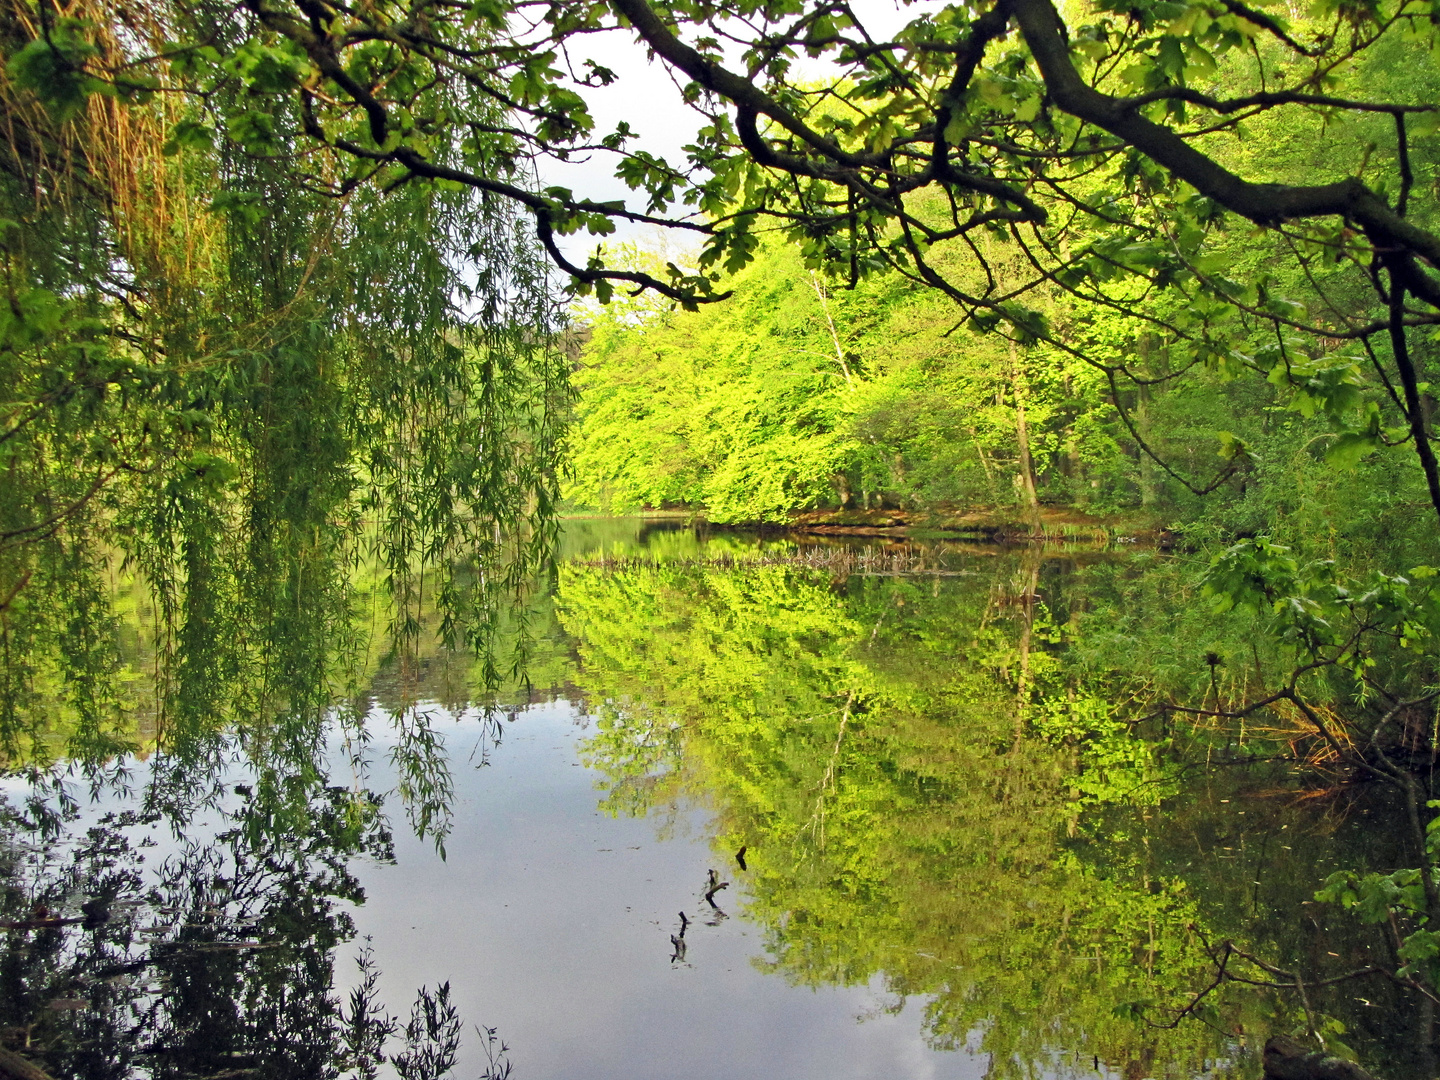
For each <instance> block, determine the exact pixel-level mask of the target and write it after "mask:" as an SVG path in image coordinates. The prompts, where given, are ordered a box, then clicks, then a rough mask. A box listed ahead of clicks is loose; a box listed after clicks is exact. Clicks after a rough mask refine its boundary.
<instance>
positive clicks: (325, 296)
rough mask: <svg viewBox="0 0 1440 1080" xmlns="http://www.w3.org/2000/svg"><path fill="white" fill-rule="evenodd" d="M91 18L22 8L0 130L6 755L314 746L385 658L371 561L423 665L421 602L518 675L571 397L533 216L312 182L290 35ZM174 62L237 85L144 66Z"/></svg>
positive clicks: (488, 205)
mask: <svg viewBox="0 0 1440 1080" xmlns="http://www.w3.org/2000/svg"><path fill="white" fill-rule="evenodd" d="M76 11H77V12H78V11H80V9H76ZM91 14H92V15H93V16H94V17H93V18H88V21H79V20H71V21H67V22H65V23H63V24H62V25H58V26H51V27H49V28H48V29H47V32H46V34H44V35H42V36H41V37H39V38H36V39H32V38H31V37H30V31H29V29H27V26H28V24H27V22H26V19H27V18H28V15H27V11H26V10H24V9H23V6H22V8H15V7H14V6H13V5H12V6H11V7H7V8H6V18H5V20H0V48H3V50H4V51H5V52H6V54H7V55H8V56H10V61H9V69H8V70H9V72H10V75H11V81H10V82H8V83H6V84H5V86H4V87H3V88H0V96H3V98H4V102H5V108H6V110H7V116H8V117H10V118H11V119H12V121H13V123H14V125H15V130H16V131H18V132H21V133H22V134H21V135H17V136H16V138H15V139H12V140H11V141H10V142H8V143H7V145H6V147H4V148H3V149H0V157H3V158H4V162H3V165H4V167H3V169H0V174H3V179H0V289H3V291H4V293H5V295H6V297H7V298H8V303H5V304H0V386H3V387H4V388H5V392H4V400H3V402H0V469H3V470H4V473H5V482H4V483H3V484H0V642H3V646H4V652H3V657H4V658H3V662H0V764H3V767H4V768H5V769H19V768H43V767H46V766H48V765H49V764H51V763H53V762H54V761H55V760H56V759H57V758H64V757H73V758H75V759H78V760H79V761H80V762H83V763H85V764H86V765H88V766H90V767H97V766H98V765H100V764H101V763H103V762H105V761H106V760H107V759H109V758H112V757H113V756H114V755H116V754H117V753H119V752H120V751H121V750H123V749H125V748H131V749H133V748H137V747H138V746H140V745H141V744H142V743H143V744H148V745H158V746H160V747H162V748H164V749H166V750H169V751H172V752H174V753H175V754H176V755H177V761H176V765H177V770H178V771H179V772H181V773H183V772H184V771H185V770H186V768H188V767H190V766H196V767H203V762H204V761H206V760H207V758H208V756H209V755H210V754H211V753H213V752H214V746H215V740H216V739H217V738H219V737H220V735H221V734H222V733H223V732H225V731H227V730H233V729H234V728H235V727H236V726H237V725H239V726H243V727H244V729H245V731H246V738H247V740H248V741H250V742H252V743H253V744H254V746H255V752H256V753H257V754H259V755H260V756H262V757H263V756H266V755H270V754H273V755H275V756H276V757H278V758H281V759H287V760H290V761H291V762H292V763H293V762H295V761H301V762H303V761H308V760H310V758H311V757H313V755H314V754H315V753H317V752H318V749H317V746H316V744H315V739H316V738H317V737H318V731H319V726H320V725H319V722H320V718H321V717H322V716H323V714H324V712H325V710H327V709H328V708H329V707H330V706H331V705H332V703H333V702H334V701H335V699H336V697H337V695H338V694H340V693H343V692H345V691H347V690H351V689H353V684H351V683H350V682H349V675H350V674H351V673H352V672H353V670H354V669H355V668H356V667H357V666H359V667H362V668H363V666H364V665H363V663H361V662H359V661H357V660H356V656H357V654H363V653H364V652H365V650H366V649H368V645H367V644H366V643H364V642H363V641H362V640H360V638H359V637H358V636H357V633H356V625H357V622H356V614H357V612H356V607H357V604H358V602H359V600H360V599H361V598H360V597H358V596H357V592H356V589H355V585H356V574H355V573H354V571H355V570H356V568H357V567H358V566H361V565H375V564H378V566H379V567H381V568H382V569H383V577H382V580H381V581H380V583H379V584H380V585H381V587H382V590H383V592H384V593H385V594H386V595H387V596H388V599H389V603H388V604H387V605H385V606H387V607H388V608H389V610H388V612H387V613H386V614H384V615H381V616H380V624H379V628H380V629H381V630H382V631H388V633H387V634H386V636H387V638H388V640H390V641H391V642H392V644H393V647H394V649H395V651H396V653H397V654H398V655H399V656H400V657H401V663H402V666H403V665H404V664H409V663H411V662H412V661H413V658H414V657H415V656H416V655H417V653H418V649H419V628H420V623H421V618H420V615H419V609H420V606H421V603H422V597H423V598H424V602H426V603H429V604H430V605H432V606H438V608H439V610H440V612H441V615H440V617H439V618H438V620H435V625H434V626H433V627H432V629H433V630H434V632H436V633H437V634H438V635H439V636H440V637H441V638H442V639H443V640H444V641H445V642H446V643H448V644H454V645H465V646H468V647H470V648H471V649H473V650H474V651H475V652H476V653H477V654H478V655H479V656H480V658H481V659H480V662H479V663H478V664H477V667H476V670H475V673H474V674H475V676H476V678H477V681H478V682H480V683H481V684H482V685H485V686H490V687H495V686H498V685H499V684H500V683H501V682H502V681H503V680H504V679H505V678H506V676H507V674H508V671H509V668H510V666H511V665H512V664H513V663H514V662H516V660H517V659H518V658H519V657H522V656H523V654H524V652H525V648H526V634H525V633H524V632H523V628H521V630H520V631H519V632H512V633H509V634H508V635H502V634H501V632H500V626H501V623H504V622H511V621H512V620H511V617H510V611H509V608H510V607H511V605H512V604H513V603H514V602H515V599H516V597H517V596H519V595H520V593H521V592H522V591H523V589H524V588H525V587H526V585H527V584H528V582H529V581H530V580H531V578H532V577H533V575H534V573H535V572H536V570H537V569H538V568H540V567H541V566H542V565H543V564H544V563H545V561H546V560H547V559H548V557H549V552H550V550H551V548H552V546H553V543H554V538H555V533H554V517H553V511H554V502H555V476H556V473H557V469H558V454H559V452H560V448H561V441H562V428H561V423H562V417H563V414H564V411H565V406H566V398H567V389H566V380H567V372H566V365H565V360H564V357H563V355H562V350H561V349H560V347H559V344H558V335H559V333H560V330H561V325H562V323H561V319H560V315H559V312H558V310H557V309H556V307H555V306H554V303H553V300H552V288H551V282H550V280H549V276H548V275H549V272H548V270H547V267H546V265H545V263H544V262H543V261H542V259H541V257H540V253H539V251H538V248H537V246H536V244H535V241H534V239H533V238H532V237H531V236H529V235H528V234H527V232H526V231H525V230H523V229H522V228H521V227H520V223H519V222H517V220H516V218H515V214H514V211H513V208H512V207H510V206H509V205H507V204H504V203H497V202H496V201H494V200H493V199H487V198H486V197H485V196H484V195H482V194H481V193H477V192H474V191H472V190H470V189H459V190H456V189H454V188H453V187H452V188H443V187H440V186H436V185H405V186H400V187H398V188H397V187H394V186H393V185H389V184H388V183H387V182H386V180H385V178H383V177H380V176H378V175H375V174H373V172H372V174H371V175H370V176H368V177H366V178H364V180H362V181H360V182H357V183H356V184H354V185H352V187H351V188H350V189H349V190H348V191H347V192H346V194H345V197H344V198H343V199H337V198H333V197H331V196H329V195H327V194H325V193H323V192H320V191H318V190H317V189H316V187H315V185H314V184H313V183H312V182H311V179H312V178H313V176H314V175H315V170H318V171H319V172H324V171H325V170H326V169H327V168H330V167H332V166H333V164H334V162H333V160H332V161H331V162H330V164H329V165H327V164H325V163H323V162H321V161H320V160H319V159H318V158H316V157H314V156H313V155H310V156H307V155H306V154H304V153H302V152H301V145H300V143H297V141H296V132H295V131H293V130H290V129H287V128H286V127H285V126H284V124H283V123H280V122H279V120H280V118H279V117H278V116H277V115H276V114H275V113H273V112H272V111H270V110H269V108H268V105H267V104H266V100H267V99H266V95H271V96H272V98H273V95H275V94H281V93H284V92H286V91H288V90H290V89H293V87H294V86H295V85H296V79H297V78H298V76H299V74H300V73H301V72H302V68H303V65H302V64H301V61H300V59H299V57H298V54H297V53H296V51H295V49H294V47H293V46H292V45H289V44H287V43H285V42H284V41H261V40H247V39H246V38H245V36H244V35H235V34H234V33H233V30H234V28H233V27H229V28H228V29H226V28H225V27H224V26H222V25H221V24H224V23H225V20H226V19H228V17H229V16H228V14H222V13H220V12H218V10H211V9H208V8H205V7H203V6H202V7H201V8H196V9H187V11H186V12H184V13H178V14H177V16H176V19H177V20H178V21H174V20H172V21H168V22H166V23H165V24H164V29H165V31H166V32H167V33H178V34H192V33H193V34H200V35H202V36H205V35H211V34H212V32H213V35H215V42H216V44H215V45H214V46H206V48H205V49H202V50H199V52H198V53H187V52H184V51H183V50H182V51H181V52H180V53H172V55H171V56H170V58H169V59H167V60H165V61H163V62H162V61H159V60H156V59H153V58H146V57H145V56H143V55H141V54H143V51H144V49H145V48H146V47H147V46H150V47H159V46H163V45H164V44H165V40H164V39H163V38H161V37H159V36H158V35H159V34H160V30H159V29H158V28H157V26H156V25H155V24H152V23H149V22H145V21H144V20H141V21H140V22H137V23H135V24H134V29H133V32H132V31H126V32H124V33H119V31H118V30H117V26H116V24H113V23H111V22H109V21H107V20H108V16H109V15H110V14H113V13H109V12H107V11H105V10H102V9H101V8H98V7H97V8H96V9H95V11H94V12H92V13H91ZM217 16H218V17H219V18H220V22H219V23H215V22H213V20H214V19H215V18H216V17H217ZM44 17H45V18H47V19H48V17H49V16H48V14H46V15H44ZM127 25H130V24H127ZM117 34H118V36H117ZM227 34H228V35H229V37H228V38H227V37H226V35H227ZM222 46H223V47H222ZM127 57H128V58H130V59H132V60H133V61H134V62H133V63H132V64H131V66H130V67H129V68H127V72H128V74H127V75H126V76H125V80H127V81H125V82H124V83H123V84H122V83H117V82H108V83H106V84H105V86H104V87H103V88H102V89H104V90H105V91H106V92H105V93H101V92H100V91H99V90H97V89H96V87H95V86H92V85H91V82H93V81H94V80H93V79H92V77H91V76H90V75H89V74H86V70H87V69H86V65H90V66H94V65H95V64H102V65H103V64H107V63H118V62H119V61H120V58H127ZM171 68H174V69H176V70H179V69H185V70H187V71H190V72H191V73H192V74H193V73H194V71H195V70H198V69H201V68H203V69H205V70H207V71H211V72H212V73H213V74H215V77H216V79H217V80H218V81H216V82H215V83H213V85H211V86H210V87H209V90H208V91H207V94H206V95H205V96H204V97H203V98H201V97H195V96H187V95H186V94H184V93H171V94H169V95H166V96H161V97H151V96H147V95H145V94H141V93H139V92H138V91H137V90H136V89H135V88H136V87H137V86H139V84H140V82H141V81H143V80H145V79H150V78H152V77H154V78H158V79H162V80H169V79H173V78H174V77H175V74H176V71H175V70H170V71H167V69H171ZM86 80H91V82H87V81H86ZM167 86H168V87H169V88H170V89H171V90H172V91H173V90H174V89H175V87H174V85H173V84H172V83H168V82H167ZM112 91H114V93H112ZM121 91H123V92H121ZM37 192H38V193H39V194H38V195H37ZM473 263H479V264H481V265H480V268H479V269H478V270H476V269H471V268H470V266H471V264H473ZM117 574H123V575H125V576H126V577H127V578H128V579H129V580H130V581H131V582H133V583H135V587H136V588H137V589H138V591H140V592H141V593H142V594H148V595H147V598H146V599H145V601H144V604H145V606H147V607H148V608H149V609H150V610H151V611H153V615H154V627H153V632H152V634H151V639H150V644H151V645H152V646H153V648H154V655H153V658H152V660H153V665H154V670H153V672H147V676H148V677H149V678H148V681H147V685H148V686H150V687H153V688H154V690H155V692H156V700H155V701H153V702H142V699H141V698H139V697H137V696H136V695H133V694H131V693H129V692H128V689H127V684H128V683H129V682H130V681H133V678H134V672H133V671H131V670H127V665H126V664H125V663H124V662H123V661H122V657H121V651H122V650H121V648H120V642H119V640H118V632H117V625H116V623H115V620H114V617H113V612H112V610H111V608H110V603H109V600H108V595H109V594H110V593H111V591H112V588H111V586H112V584H113V582H114V579H115V577H116V575H117ZM521 610H522V611H523V608H522V609H521ZM387 624H388V625H387ZM501 636H506V637H507V639H508V641H509V642H510V643H511V644H512V645H513V646H514V647H515V648H514V651H508V650H509V646H502V645H500V644H499V638H500V637H501ZM262 748H263V749H262Z"/></svg>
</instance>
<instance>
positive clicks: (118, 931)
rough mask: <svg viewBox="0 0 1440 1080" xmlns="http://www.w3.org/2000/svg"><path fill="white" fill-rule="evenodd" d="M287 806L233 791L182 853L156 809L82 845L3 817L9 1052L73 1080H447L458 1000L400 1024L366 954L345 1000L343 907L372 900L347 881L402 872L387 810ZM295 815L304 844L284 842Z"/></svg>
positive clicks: (370, 803)
mask: <svg viewBox="0 0 1440 1080" xmlns="http://www.w3.org/2000/svg"><path fill="white" fill-rule="evenodd" d="M290 796H291V798H290V805H288V806H287V807H285V809H284V811H283V813H279V814H277V813H276V807H274V806H272V805H267V803H266V800H265V798H264V797H263V796H262V795H260V794H259V793H257V792H256V791H255V790H254V789H253V788H251V787H248V786H245V785H235V794H234V796H233V797H231V798H229V799H225V800H223V804H222V805H220V806H218V808H217V809H216V810H215V811H214V813H213V816H212V818H211V820H209V821H206V822H204V823H201V824H200V825H199V827H198V828H196V829H194V830H193V832H195V833H199V834H200V836H201V837H203V838H195V837H194V836H193V835H192V837H191V838H185V839H176V838H175V836H174V834H173V833H170V830H169V829H168V828H167V827H166V826H167V824H168V822H167V819H166V818H165V816H164V815H163V814H162V813H161V812H159V811H156V810H144V811H124V812H119V813H107V814H105V815H103V816H101V817H100V818H99V819H98V820H96V821H94V823H93V824H90V825H89V826H88V827H84V823H83V822H80V821H79V820H78V818H79V815H78V813H77V812H76V811H75V810H74V809H73V808H72V809H71V810H70V811H69V813H68V814H67V815H66V817H64V818H62V817H60V816H55V815H53V814H51V815H47V814H45V813H44V811H43V809H42V808H41V807H40V806H38V805H32V806H31V808H30V810H29V812H28V813H27V812H22V811H20V810H18V809H16V808H15V807H13V806H11V805H8V804H6V805H4V806H3V808H0V820H3V823H4V826H5V829H4V831H5V837H6V838H5V840H4V841H3V848H0V851H3V854H0V859H3V862H0V877H3V893H0V916H3V919H0V922H3V924H4V926H5V928H6V933H5V935H4V937H3V939H0V1028H3V1029H4V1031H5V1035H6V1042H7V1043H8V1044H9V1045H12V1046H16V1047H18V1048H20V1049H21V1050H22V1052H23V1054H24V1055H25V1056H26V1057H27V1058H28V1059H29V1060H30V1061H31V1062H32V1063H34V1064H36V1065H39V1066H41V1067H42V1068H44V1069H45V1070H46V1071H47V1072H49V1073H51V1074H52V1075H55V1076H67V1077H77V1078H78V1077H84V1078H101V1077H119V1076H127V1075H134V1074H139V1075H142V1076H150V1077H194V1076H206V1077H235V1078H237V1080H238V1078H240V1077H249V1076H255V1077H275V1078H283V1077H297V1078H299V1077H306V1078H314V1077H323V1076H353V1077H357V1078H371V1077H374V1076H376V1075H377V1073H378V1070H379V1067H380V1065H381V1064H382V1063H384V1062H385V1061H386V1060H387V1058H388V1060H389V1061H390V1062H392V1063H393V1066H394V1068H395V1069H396V1071H397V1072H398V1073H399V1074H400V1075H401V1076H402V1077H404V1078H405V1080H429V1078H433V1077H439V1076H443V1075H445V1074H446V1073H447V1072H448V1071H449V1070H450V1069H451V1068H452V1067H453V1065H454V1063H455V1057H456V1050H457V1048H458V1046H459V1043H460V1040H461V1028H462V1022H461V1018H460V1017H459V1015H458V1014H457V1012H456V1011H455V1009H454V1007H453V1005H452V1004H451V1002H450V995H449V986H448V984H442V985H441V986H439V987H437V988H436V989H434V990H433V991H432V990H430V989H428V988H421V990H420V991H419V992H418V994H417V998H416V1002H415V1005H414V1010H413V1013H412V1015H411V1016H410V1017H408V1018H403V1019H402V1018H396V1017H393V1016H391V1015H389V1014H388V1013H387V1012H386V1010H385V1009H384V1008H383V1007H382V1006H381V1005H380V1003H379V1001H378V997H377V993H376V984H377V981H378V972H376V971H375V969H374V965H373V962H372V960H371V956H370V950H369V949H368V947H364V948H361V949H360V951H359V953H358V955H357V960H358V963H359V967H360V979H359V980H358V982H357V984H356V985H355V987H354V988H353V989H352V990H350V992H349V993H348V995H346V996H344V997H343V998H342V997H340V996H338V995H337V993H336V990H335V987H336V985H337V979H336V972H335V961H336V956H337V954H338V952H339V951H340V949H341V947H342V946H344V945H345V944H346V943H348V942H350V941H352V939H353V937H354V926H353V924H352V922H351V919H350V916H349V915H348V914H347V913H346V910H345V906H346V905H348V904H356V903H361V902H363V900H364V895H363V892H362V890H361V888H360V885H359V883H358V881H357V880H356V878H355V875H354V874H353V873H352V872H351V870H350V869H349V863H350V862H351V861H352V860H354V859H356V858H360V857H364V858H369V859H379V860H390V859H392V858H393V854H392V846H391V837H390V831H389V828H388V826H387V825H386V823H385V821H384V818H383V816H382V815H381V814H380V812H379V803H378V800H376V799H375V798H373V796H371V795H370V793H368V792H360V793H356V792H353V791H350V790H346V789H343V788H338V787H323V786H320V787H315V788H312V789H311V790H309V791H308V792H304V793H303V794H302V793H301V792H299V790H298V789H296V788H294V787H293V786H292V787H291V790H290ZM215 801H216V802H221V800H218V799H217V800H215ZM297 813H303V814H304V818H305V827H304V828H303V829H300V830H292V829H290V828H284V829H278V830H277V829H276V828H274V827H273V826H274V823H275V821H276V820H277V819H284V820H286V821H287V822H293V821H294V820H295V815H296V814H297ZM67 819H68V820H67ZM77 826H79V827H77ZM167 833H169V835H167ZM166 847H172V848H174V850H173V851H172V852H171V853H170V854H168V855H166V856H165V857H164V858H163V859H162V860H161V861H160V862H159V864H158V865H154V866H147V865H146V856H147V854H150V855H152V856H153V853H154V852H155V851H156V850H157V849H164V848H166ZM481 1034H482V1039H481V1041H482V1044H484V1043H486V1042H487V1041H488V1042H489V1047H490V1050H491V1061H490V1068H489V1071H488V1072H487V1073H486V1074H485V1075H487V1076H494V1077H496V1078H498V1077H501V1076H503V1075H505V1074H506V1073H507V1072H508V1069H509V1064H508V1061H507V1060H506V1059H505V1056H504V1053H503V1047H501V1046H499V1044H498V1043H497V1042H495V1041H494V1033H493V1032H489V1033H488V1040H487V1033H483V1032H482V1033H481Z"/></svg>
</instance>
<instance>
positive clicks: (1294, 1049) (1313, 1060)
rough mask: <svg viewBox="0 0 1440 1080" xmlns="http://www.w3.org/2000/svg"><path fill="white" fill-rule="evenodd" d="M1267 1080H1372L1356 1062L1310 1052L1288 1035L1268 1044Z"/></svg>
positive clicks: (1280, 1036)
mask: <svg viewBox="0 0 1440 1080" xmlns="http://www.w3.org/2000/svg"><path fill="white" fill-rule="evenodd" d="M1264 1061H1265V1080H1373V1078H1372V1077H1371V1075H1370V1074H1369V1073H1367V1072H1366V1071H1365V1070H1364V1069H1362V1068H1360V1066H1359V1065H1356V1064H1355V1063H1354V1062H1353V1061H1346V1060H1345V1059H1344V1058H1338V1057H1331V1056H1329V1055H1328V1054H1325V1053H1323V1052H1321V1051H1317V1050H1311V1049H1309V1048H1308V1047H1306V1046H1304V1045H1303V1044H1301V1043H1298V1042H1296V1041H1295V1040H1294V1039H1291V1038H1289V1037H1287V1036H1285V1035H1276V1036H1274V1037H1273V1038H1272V1039H1271V1040H1270V1041H1269V1042H1267V1043H1266V1044H1265V1056H1264Z"/></svg>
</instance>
